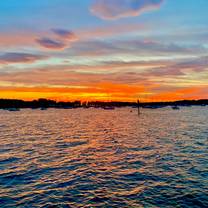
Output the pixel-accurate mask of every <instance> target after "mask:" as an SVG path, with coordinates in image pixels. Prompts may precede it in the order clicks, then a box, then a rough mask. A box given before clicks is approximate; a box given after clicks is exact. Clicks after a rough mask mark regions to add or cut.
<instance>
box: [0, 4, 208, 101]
mask: <svg viewBox="0 0 208 208" xmlns="http://www.w3.org/2000/svg"><path fill="white" fill-rule="evenodd" d="M207 10H208V1H207V0H35V1H34V0H0V98H10V99H24V100H33V99H38V98H47V99H54V100H57V101H74V100H84V101H87V100H102V101H136V100H137V99H140V100H141V101H151V102H154V101H173V100H182V99H206V98H208V24H207V20H208V12H207Z"/></svg>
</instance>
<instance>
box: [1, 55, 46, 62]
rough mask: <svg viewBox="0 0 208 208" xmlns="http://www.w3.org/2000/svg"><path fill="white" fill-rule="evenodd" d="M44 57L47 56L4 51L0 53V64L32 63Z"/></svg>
mask: <svg viewBox="0 0 208 208" xmlns="http://www.w3.org/2000/svg"><path fill="white" fill-rule="evenodd" d="M46 58H47V57H46V56H43V55H34V54H29V53H5V54H3V55H0V64H10V63H33V62H35V61H38V60H42V59H46Z"/></svg>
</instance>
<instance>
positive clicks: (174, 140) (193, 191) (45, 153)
mask: <svg viewBox="0 0 208 208" xmlns="http://www.w3.org/2000/svg"><path fill="white" fill-rule="evenodd" d="M0 113H1V115H2V116H1V117H0V131H1V134H0V139H1V144H0V202H1V207H8V208H11V207H52V206H54V207H177V206H179V207H206V206H207V205H208V204H207V202H208V196H207V187H208V184H207V183H208V182H207V181H208V175H207V172H208V152H207V144H208V142H207V133H208V129H207V123H206V122H207V118H208V111H207V110H206V108H200V107H198V108H184V109H182V110H181V111H180V112H177V113H176V112H175V111H172V110H169V109H157V110H142V113H141V114H140V116H139V117H138V114H137V109H133V112H131V113H130V109H129V108H126V109H125V108H123V109H116V110H114V111H104V110H101V109H75V110H54V109H51V110H48V111H32V110H23V111H21V112H12V113H11V112H5V111H4V112H3V111H1V112H0Z"/></svg>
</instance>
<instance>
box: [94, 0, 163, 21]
mask: <svg viewBox="0 0 208 208" xmlns="http://www.w3.org/2000/svg"><path fill="white" fill-rule="evenodd" d="M162 2H163V0H95V1H94V4H93V5H92V7H91V9H90V10H91V12H92V14H94V15H95V16H97V17H100V18H102V19H109V20H111V19H119V18H123V17H131V16H138V15H140V14H142V13H143V12H146V11H150V10H153V9H157V8H158V7H160V5H161V3H162Z"/></svg>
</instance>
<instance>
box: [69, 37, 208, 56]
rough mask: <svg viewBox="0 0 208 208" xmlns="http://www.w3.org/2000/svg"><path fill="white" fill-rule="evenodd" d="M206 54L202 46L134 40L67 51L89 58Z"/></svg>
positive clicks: (83, 43) (90, 43)
mask: <svg viewBox="0 0 208 208" xmlns="http://www.w3.org/2000/svg"><path fill="white" fill-rule="evenodd" d="M206 52H207V49H206V48H205V47H204V46H201V45H198V46H195V45H182V44H176V43H162V42H158V41H146V40H138V39H137V40H136V39H132V40H112V41H102V40H92V41H79V42H78V43H77V44H76V45H74V47H73V48H71V49H70V51H67V54H70V55H75V56H88V57H91V56H92V57H93V56H106V55H108V56H110V55H121V54H127V55H128V56H129V55H139V56H165V57H167V55H190V54H191V55H195V54H196V53H197V54H204V53H206Z"/></svg>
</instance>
